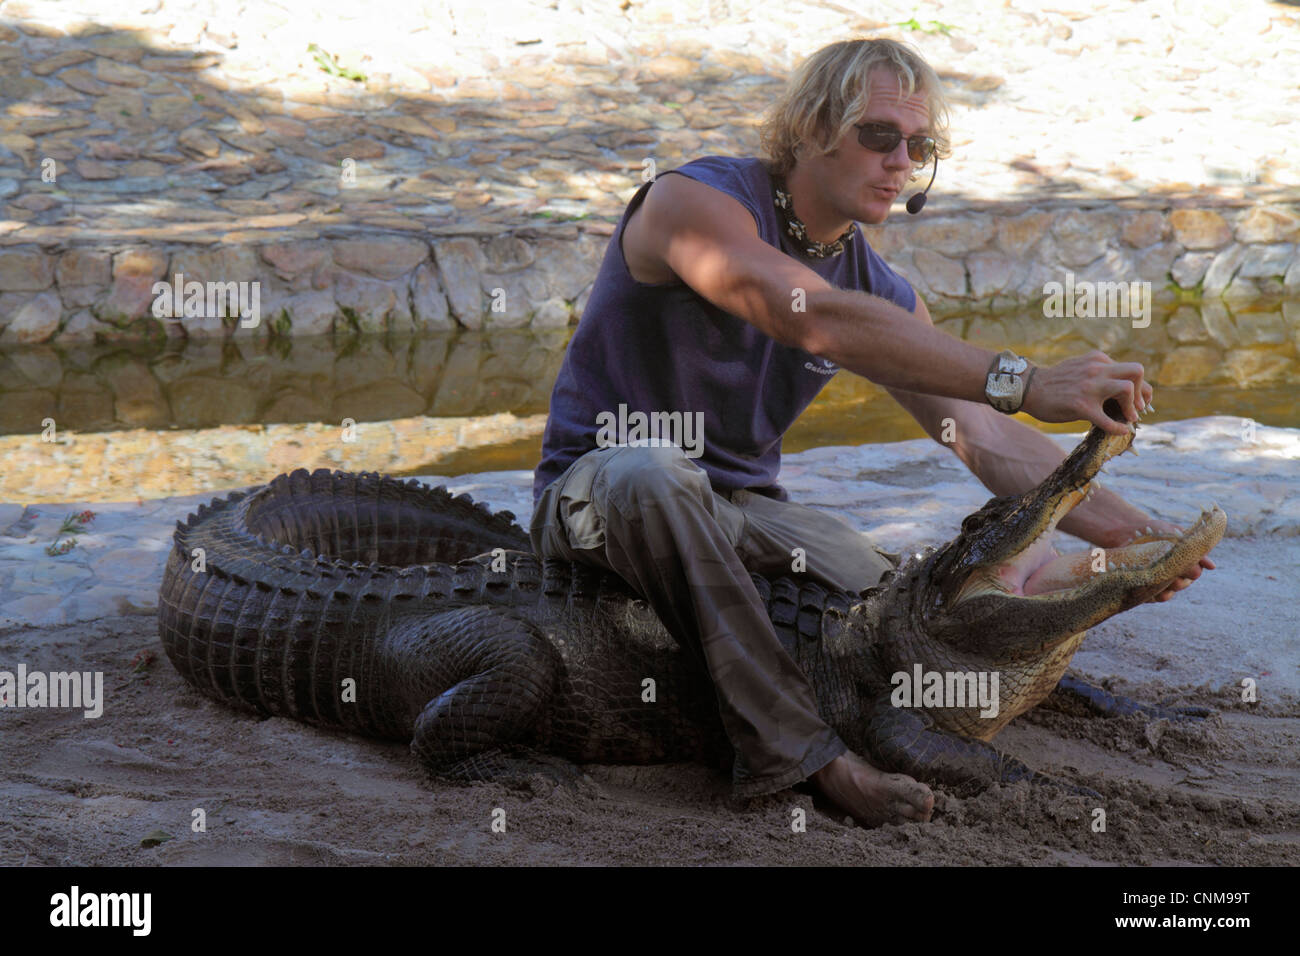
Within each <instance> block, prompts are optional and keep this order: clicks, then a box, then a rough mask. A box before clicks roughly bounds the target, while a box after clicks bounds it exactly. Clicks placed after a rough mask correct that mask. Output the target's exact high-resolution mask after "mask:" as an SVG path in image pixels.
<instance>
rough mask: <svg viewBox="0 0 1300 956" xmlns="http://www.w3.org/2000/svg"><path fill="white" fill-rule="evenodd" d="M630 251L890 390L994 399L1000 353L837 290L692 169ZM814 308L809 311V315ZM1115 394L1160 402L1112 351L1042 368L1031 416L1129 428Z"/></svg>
mask: <svg viewBox="0 0 1300 956" xmlns="http://www.w3.org/2000/svg"><path fill="white" fill-rule="evenodd" d="M624 254H625V256H626V257H627V259H628V261H629V263H633V262H637V263H640V264H641V265H642V267H643V268H644V269H647V270H648V271H651V272H653V271H656V268H657V267H658V266H659V265H662V266H664V267H666V268H667V270H670V272H671V274H672V275H676V276H677V277H678V278H680V279H681V280H682V281H683V282H685V283H686V284H687V285H689V286H690V287H691V288H692V289H694V290H695V291H696V292H698V293H699V294H700V295H701V296H703V297H704V298H705V299H707V300H708V301H709V302H711V303H713V304H714V305H716V306H718V307H719V308H721V309H724V310H725V311H727V312H730V313H731V314H732V315H736V316H739V317H740V318H742V319H744V320H745V321H747V322H749V323H751V324H752V325H754V326H756V327H758V328H759V329H761V330H762V331H763V332H765V333H766V334H768V335H770V336H771V337H772V338H774V339H775V340H776V341H778V342H781V343H783V344H786V345H793V346H796V347H798V348H802V349H804V350H806V351H808V352H811V353H812V354H814V355H818V356H820V357H822V358H828V359H830V360H831V361H833V362H835V363H837V364H838V365H840V366H842V367H844V368H846V369H848V370H849V371H851V372H855V373H857V374H859V375H862V376H863V377H865V378H868V379H870V380H871V381H873V382H878V383H879V384H881V385H884V386H886V387H889V388H897V389H905V390H908V391H914V392H920V393H925V394H929V395H939V396H945V397H948V398H958V399H964V400H967V401H971V402H982V401H983V400H984V384H985V377H986V374H987V371H988V367H989V364H990V363H991V362H992V359H993V353H992V352H990V351H989V350H987V349H982V348H978V347H976V346H973V345H970V344H969V343H967V342H963V341H961V340H960V339H956V338H954V337H952V336H950V335H946V334H944V333H943V332H940V331H939V330H937V329H935V328H934V326H933V325H931V324H930V323H928V322H927V323H919V322H913V321H911V313H909V312H908V311H907V310H905V309H903V308H900V307H899V306H897V305H894V304H893V303H892V302H889V301H887V300H885V299H882V298H880V297H878V296H873V295H869V294H867V293H864V292H856V291H846V290H841V289H835V288H833V287H832V286H831V285H830V284H829V283H827V282H826V281H825V280H823V279H822V278H821V277H820V276H818V275H817V274H816V273H815V272H813V271H812V270H811V269H809V268H807V267H806V266H804V265H802V264H801V263H799V262H797V261H796V260H795V259H793V258H791V257H790V256H787V255H785V254H783V253H782V252H780V251H779V250H777V249H775V248H773V247H772V246H770V245H768V244H767V243H765V242H763V241H762V240H761V239H760V238H759V237H758V230H757V227H756V226H755V224H754V220H753V217H752V216H750V214H749V212H748V211H747V210H746V209H745V207H744V206H742V205H741V204H740V203H739V202H737V201H736V200H735V199H733V198H732V197H730V196H727V195H725V194H724V193H722V192H720V191H718V190H716V189H713V188H712V187H710V186H706V185H704V184H703V183H698V182H695V181H694V180H691V179H688V178H687V177H685V176H677V175H665V176H663V177H661V178H660V179H659V180H657V181H656V182H655V185H654V186H653V187H651V189H650V191H649V193H648V194H647V196H646V198H645V201H644V202H643V204H642V206H641V207H640V208H639V209H638V210H637V211H636V213H635V214H634V215H633V218H632V220H631V221H629V224H628V228H627V231H626V232H625V234H624ZM801 305H802V306H803V307H804V309H805V310H806V311H800V310H799V307H800V306H801ZM1111 396H1114V397H1116V398H1118V399H1119V402H1120V405H1121V409H1122V411H1123V412H1124V414H1125V415H1126V417H1128V418H1129V420H1134V419H1136V418H1137V413H1138V410H1139V408H1142V407H1145V402H1146V399H1148V398H1149V397H1150V386H1149V385H1146V384H1145V383H1144V382H1143V381H1142V367H1141V366H1140V365H1138V364H1137V363H1131V362H1130V363H1119V362H1113V361H1111V360H1110V359H1109V358H1107V357H1106V356H1105V355H1103V354H1102V353H1100V352H1094V353H1090V354H1089V355H1086V356H1080V357H1079V358H1075V359H1067V360H1066V361H1064V362H1061V363H1059V364H1057V365H1054V366H1050V367H1045V368H1040V369H1039V370H1038V371H1037V373H1036V374H1035V377H1034V380H1033V383H1032V385H1031V387H1030V389H1029V393H1028V395H1027V398H1026V403H1025V411H1026V412H1028V413H1029V414H1031V415H1033V416H1034V417H1035V418H1038V419H1040V420H1042V421H1057V422H1059V421H1077V420H1079V419H1085V420H1088V421H1091V422H1093V423H1095V424H1097V425H1100V426H1101V427H1103V428H1105V429H1106V430H1108V431H1111V432H1115V433H1118V432H1120V431H1122V430H1123V428H1124V426H1123V425H1121V424H1119V423H1117V422H1114V421H1112V420H1111V419H1110V418H1109V417H1108V416H1107V415H1106V414H1105V413H1104V412H1103V411H1102V408H1101V405H1102V402H1103V401H1104V400H1105V399H1106V398H1109V397H1111Z"/></svg>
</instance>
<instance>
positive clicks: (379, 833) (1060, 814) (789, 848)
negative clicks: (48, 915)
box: [0, 542, 1300, 866]
mask: <svg viewBox="0 0 1300 956" xmlns="http://www.w3.org/2000/svg"><path fill="white" fill-rule="evenodd" d="M1246 543H1247V542H1243V544H1246ZM1153 610H1156V609H1155V608H1153ZM1259 614H1260V615H1262V616H1263V618H1267V617H1268V615H1270V614H1272V615H1276V618H1275V619H1274V620H1271V621H1269V620H1265V619H1262V618H1261V617H1259V616H1257V617H1256V618H1255V623H1256V624H1257V625H1260V626H1261V629H1263V628H1266V627H1270V626H1272V627H1277V628H1282V627H1290V628H1293V625H1292V624H1290V619H1289V618H1288V617H1283V616H1282V615H1284V614H1285V615H1289V614H1290V612H1289V610H1287V611H1284V610H1282V609H1280V608H1271V609H1270V608H1263V609H1260V610H1259ZM1111 623H1112V624H1115V623H1116V622H1111ZM1291 633H1294V632H1293V630H1292V632H1291ZM1154 638H1155V639H1158V641H1159V643H1160V644H1161V645H1163V648H1164V652H1165V653H1167V654H1170V655H1173V656H1176V655H1177V649H1176V648H1171V647H1170V646H1169V644H1170V643H1171V642H1175V638H1176V635H1171V634H1156V635H1154ZM1143 643H1145V642H1143ZM1085 646H1086V645H1085ZM150 649H151V650H154V651H155V652H156V653H157V654H158V658H157V660H156V661H155V663H154V664H153V666H151V667H149V668H147V669H146V670H144V671H143V672H141V673H138V674H134V673H133V672H132V661H133V659H134V658H135V656H136V654H137V653H138V652H140V651H142V650H150ZM1131 653H1133V654H1135V655H1137V654H1139V651H1138V650H1137V649H1134V650H1133V651H1132V652H1131ZM1121 656H1122V654H1121ZM15 659H22V660H25V661H26V662H27V664H28V667H29V668H30V669H33V670H35V669H43V670H67V669H78V670H91V669H94V670H102V671H104V675H105V677H104V680H105V692H106V698H107V706H106V707H105V712H104V715H103V716H102V717H101V718H99V719H96V720H88V719H84V718H83V717H82V716H80V714H79V713H75V714H74V713H73V712H70V711H67V710H44V709H36V710H29V709H22V710H14V709H7V710H3V711H0V722H2V723H0V727H2V730H3V739H4V741H5V746H4V748H3V750H2V751H0V781H2V782H0V819H3V820H5V821H8V822H9V823H10V824H11V825H10V826H7V827H5V828H0V865H22V864H26V865H58V864H70V865H102V864H129V865H134V864H139V865H152V864H172V865H177V864H179V865H222V864H383V863H395V864H407V865H425V864H430V863H454V864H477V863H487V864H551V865H554V864H730V863H749V864H780V863H794V864H850V865H851V864H874V865H900V864H906V865H926V864H935V865H950V864H953V863H970V864H1047V865H1061V864H1068V865H1093V864H1130V865H1131V864H1138V865H1142V864H1170V863H1180V864H1188V863H1192V864H1195V863H1200V864H1222V865H1241V864H1254V865H1291V866H1294V865H1297V864H1300V717H1298V716H1297V715H1298V714H1300V706H1298V702H1297V700H1296V699H1295V698H1294V697H1293V696H1290V695H1287V694H1276V695H1265V697H1266V699H1264V700H1262V701H1261V702H1260V703H1258V704H1243V703H1241V702H1240V693H1239V691H1234V690H1233V688H1232V685H1231V683H1230V682H1229V681H1225V682H1224V683H1223V684H1222V685H1220V686H1219V689H1217V690H1215V689H1211V687H1210V685H1209V684H1202V685H1201V686H1200V687H1197V688H1193V687H1190V686H1183V687H1170V686H1168V685H1163V684H1156V683H1151V682H1148V683H1145V684H1135V685H1128V684H1125V683H1123V682H1122V681H1113V682H1109V683H1111V686H1112V687H1113V688H1114V689H1116V690H1120V691H1122V692H1125V693H1129V694H1131V695H1132V696H1136V697H1138V698H1140V699H1146V700H1154V699H1163V700H1173V701H1178V702H1184V703H1196V704H1203V705H1209V706H1212V707H1214V708H1216V709H1217V710H1218V715H1217V716H1216V717H1213V718H1211V719H1209V720H1208V721H1205V722H1203V723H1200V724H1197V725H1185V724H1181V723H1180V724H1170V723H1169V722H1167V721H1154V722H1151V721H1147V720H1145V719H1142V718H1138V717H1132V718H1122V719H1111V720H1104V719H1098V718H1087V717H1079V716H1068V715H1065V714H1061V713H1057V712H1048V711H1045V710H1043V709H1041V708H1040V709H1039V710H1038V711H1036V712H1033V713H1031V714H1028V715H1025V716H1024V717H1022V718H1020V719H1019V720H1017V721H1015V722H1014V723H1013V724H1012V725H1011V726H1010V727H1008V728H1007V729H1006V730H1005V731H1004V732H1003V733H1002V734H1001V735H1000V736H999V737H998V739H997V743H998V745H999V746H1000V747H1001V748H1002V749H1004V750H1006V751H1008V752H1011V753H1014V754H1015V755H1017V756H1019V757H1020V758H1021V759H1023V760H1025V761H1026V762H1028V763H1029V764H1030V765H1032V766H1034V767H1036V768H1038V769H1041V770H1045V771H1048V772H1052V773H1055V774H1058V775H1060V776H1062V777H1065V778H1068V779H1072V780H1075V781H1078V782H1081V783H1084V784H1086V785H1088V786H1090V787H1092V788H1093V789H1096V790H1098V791H1099V792H1101V793H1102V794H1103V800H1102V801H1100V802H1099V801H1097V800H1095V799H1088V798H1084V797H1078V796H1072V795H1067V794H1065V793H1063V792H1058V791H1055V790H1052V789H1043V788H1030V787H1028V786H1027V785H1016V786H1013V787H1003V788H995V789H993V790H991V791H988V792H986V793H984V794H981V795H979V796H975V797H966V798H957V797H955V796H953V795H951V794H943V793H942V792H941V793H940V797H941V802H942V804H943V805H942V808H941V810H940V811H939V812H937V813H936V816H935V820H934V822H933V823H932V824H930V825H928V826H926V825H907V826H889V827H884V828H882V829H879V830H874V831H873V830H865V829H861V828H858V827H853V826H846V825H845V824H844V823H843V822H842V821H841V820H840V818H839V817H838V816H837V815H835V814H832V813H830V812H828V810H827V808H825V807H823V806H822V805H821V804H820V803H817V804H816V805H815V804H814V801H813V798H812V797H811V796H810V795H809V794H807V793H800V792H797V791H786V792H785V793H782V794H778V795H775V796H772V797H766V798H762V799H760V800H758V801H754V802H751V803H749V804H740V803H737V802H734V801H733V800H732V799H731V797H730V795H729V786H728V781H727V780H726V779H725V777H724V776H722V775H721V774H720V773H718V772H716V771H714V770H711V769H709V768H707V767H703V766H700V767H696V766H687V765H673V766H660V767H590V768H588V769H589V772H590V777H591V780H592V781H593V784H594V785H593V786H582V787H578V788H576V789H563V788H554V787H552V786H551V785H549V784H547V783H544V782H542V781H540V780H539V781H537V785H536V786H535V788H534V791H533V792H531V793H524V792H519V791H510V790H506V789H504V788H502V787H499V786H495V785H484V784H479V785H473V786H451V785H447V784H444V783H441V782H436V781H430V780H429V779H427V778H426V776H425V775H424V773H423V771H422V770H421V769H420V767H419V766H418V765H417V764H416V763H415V761H414V760H413V758H411V756H410V755H409V753H408V752H407V749H406V747H405V746H404V745H401V744H391V743H383V742H376V741H372V740H367V739H363V738H358V737H353V736H349V735H346V734H340V733H336V732H331V731H322V730H317V729H314V728H311V727H307V726H304V725H300V724H297V723H294V722H292V721H288V720H284V719H279V718H272V719H268V720H258V719H257V718H255V717H250V716H245V715H242V714H238V713H233V712H231V711H229V710H227V709H225V708H223V707H222V706H220V705H218V704H216V703H214V702H211V701H209V700H207V699H206V698H203V697H201V696H200V695H199V694H197V693H196V692H195V691H193V690H191V689H190V688H189V687H188V685H186V684H185V683H183V682H182V680H181V679H180V677H179V676H178V675H177V674H176V673H175V671H173V670H172V668H171V666H170V664H169V663H168V662H167V661H166V658H165V657H163V656H162V655H161V649H160V647H159V644H158V641H157V633H156V625H155V621H154V619H153V618H152V617H151V616H145V615H137V616H130V617H118V618H109V619H105V620H102V621H97V622H94V623H89V624H79V625H75V626H72V627H65V628H19V629H11V630H8V631H4V632H0V660H10V661H12V660H15ZM1140 659H1141V658H1140V657H1138V658H1137V660H1140ZM1096 806H1100V807H1102V808H1103V809H1104V810H1105V823H1106V829H1105V832H1094V831H1093V828H1092V821H1093V819H1094V809H1095V807H1096ZM196 808H201V809H203V810H204V811H205V815H206V825H207V829H206V832H194V831H193V830H192V829H191V820H192V819H193V811H194V810H195V809H196ZM497 808H500V809H503V810H504V811H505V823H506V828H505V832H493V830H492V827H491V823H492V818H493V813H494V811H495V810H496V809H497ZM799 808H802V809H803V810H804V811H805V814H806V819H807V828H806V832H794V831H793V830H792V826H791V822H792V820H793V819H795V816H796V814H794V812H793V811H795V810H796V809H799ZM156 830H161V831H163V832H164V833H166V834H167V835H169V836H171V837H172V839H170V840H168V841H166V842H163V843H161V844H160V845H157V846H154V847H144V846H142V842H141V841H142V840H143V839H144V838H145V837H146V836H148V835H149V834H151V833H153V832H154V831H156Z"/></svg>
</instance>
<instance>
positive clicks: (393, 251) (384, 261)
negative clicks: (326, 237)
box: [332, 239, 429, 279]
mask: <svg viewBox="0 0 1300 956" xmlns="http://www.w3.org/2000/svg"><path fill="white" fill-rule="evenodd" d="M332 250H333V254H334V261H335V263H337V264H338V265H340V266H342V267H343V268H345V269H354V270H356V271H358V272H364V273H366V274H368V275H372V276H376V277H378V278H381V279H396V278H399V277H401V276H405V275H406V274H407V273H409V272H410V271H411V270H413V269H414V268H415V267H416V266H418V265H419V264H420V263H421V262H424V261H425V260H426V259H427V258H428V257H429V247H428V245H427V244H426V243H424V242H423V241H420V240H418V239H355V240H353V239H348V240H343V241H338V242H334V243H332Z"/></svg>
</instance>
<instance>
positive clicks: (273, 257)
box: [261, 241, 330, 279]
mask: <svg viewBox="0 0 1300 956" xmlns="http://www.w3.org/2000/svg"><path fill="white" fill-rule="evenodd" d="M261 254H262V258H263V259H264V260H266V261H267V262H268V263H270V264H271V265H272V266H274V267H275V271H276V273H277V274H278V275H279V276H280V278H282V279H293V278H295V277H297V276H299V275H301V274H303V273H311V272H313V271H314V270H315V269H316V267H317V266H319V265H321V264H322V263H324V262H325V261H327V260H328V259H329V254H330V247H329V244H328V243H324V242H316V241H308V242H278V243H274V244H272V245H265V246H262V248H261Z"/></svg>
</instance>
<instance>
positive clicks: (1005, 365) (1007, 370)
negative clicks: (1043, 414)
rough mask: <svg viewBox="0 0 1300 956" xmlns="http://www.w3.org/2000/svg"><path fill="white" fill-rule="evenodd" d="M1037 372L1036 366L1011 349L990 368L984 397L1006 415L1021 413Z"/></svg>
mask: <svg viewBox="0 0 1300 956" xmlns="http://www.w3.org/2000/svg"><path fill="white" fill-rule="evenodd" d="M1035 371H1037V368H1036V366H1033V365H1030V364H1029V362H1028V361H1026V360H1025V359H1022V358H1021V357H1020V356H1019V355H1017V354H1016V353H1015V352H1013V351H1011V350H1010V349H1004V350H1003V351H1001V352H999V353H998V355H997V357H996V358H995V359H994V360H993V364H992V365H990V366H989V376H988V381H987V382H986V383H985V385H984V395H985V397H986V398H987V399H988V400H989V404H990V405H992V406H993V407H994V408H996V409H997V410H998V411H1000V412H1002V413H1003V414H1004V415H1014V414H1015V413H1016V412H1018V411H1020V407H1021V406H1022V405H1024V404H1025V394H1026V393H1027V392H1028V391H1029V383H1030V382H1031V381H1032V380H1033V378H1034V372H1035Z"/></svg>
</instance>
